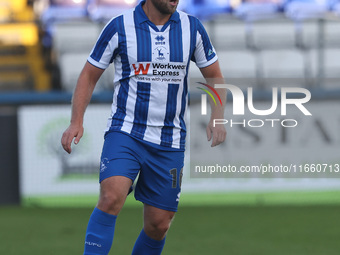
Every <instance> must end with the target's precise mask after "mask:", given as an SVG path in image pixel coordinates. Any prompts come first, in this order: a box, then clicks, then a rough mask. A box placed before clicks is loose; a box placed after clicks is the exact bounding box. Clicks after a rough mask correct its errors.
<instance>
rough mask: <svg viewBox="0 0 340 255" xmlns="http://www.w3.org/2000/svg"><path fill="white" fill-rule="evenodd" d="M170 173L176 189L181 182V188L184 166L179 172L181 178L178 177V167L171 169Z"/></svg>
mask: <svg viewBox="0 0 340 255" xmlns="http://www.w3.org/2000/svg"><path fill="white" fill-rule="evenodd" d="M169 172H170V174H171V175H172V188H173V189H176V188H177V183H179V187H180V188H181V186H182V177H183V168H182V169H181V172H180V174H179V180H178V179H177V169H176V168H173V169H171V170H170V171H169ZM177 180H178V182H177Z"/></svg>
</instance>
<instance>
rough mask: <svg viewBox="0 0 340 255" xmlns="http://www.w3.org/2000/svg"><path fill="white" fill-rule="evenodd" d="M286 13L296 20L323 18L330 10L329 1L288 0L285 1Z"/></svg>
mask: <svg viewBox="0 0 340 255" xmlns="http://www.w3.org/2000/svg"><path fill="white" fill-rule="evenodd" d="M283 9H284V13H285V15H286V16H287V17H288V18H290V19H292V20H294V21H303V20H306V19H318V18H323V17H324V15H325V14H326V13H327V12H328V9H329V6H328V3H327V1H316V0H287V1H286V2H284V3H283Z"/></svg>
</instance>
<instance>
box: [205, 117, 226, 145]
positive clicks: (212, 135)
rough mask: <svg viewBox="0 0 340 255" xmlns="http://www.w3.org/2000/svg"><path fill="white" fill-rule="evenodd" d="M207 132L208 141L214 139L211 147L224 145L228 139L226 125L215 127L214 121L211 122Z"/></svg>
mask: <svg viewBox="0 0 340 255" xmlns="http://www.w3.org/2000/svg"><path fill="white" fill-rule="evenodd" d="M206 131H207V138H208V141H210V140H211V139H212V142H211V147H215V146H217V145H219V144H221V143H223V142H224V141H225V139H226V137H227V131H226V129H225V127H224V125H221V124H217V125H215V127H214V124H213V121H212V120H211V121H209V124H208V126H207V129H206Z"/></svg>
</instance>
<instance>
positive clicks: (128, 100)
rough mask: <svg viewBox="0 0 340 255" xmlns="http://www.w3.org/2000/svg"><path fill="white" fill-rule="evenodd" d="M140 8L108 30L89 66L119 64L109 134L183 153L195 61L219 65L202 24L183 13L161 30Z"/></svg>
mask: <svg viewBox="0 0 340 255" xmlns="http://www.w3.org/2000/svg"><path fill="white" fill-rule="evenodd" d="M142 4H144V2H142V3H140V4H139V5H138V6H137V7H136V8H135V9H133V10H130V11H128V12H126V13H124V14H122V15H121V16H118V17H116V18H113V19H112V20H111V21H110V22H109V23H108V24H107V25H106V26H105V28H104V29H103V31H102V33H101V35H100V37H99V39H98V41H97V43H96V45H95V46H94V48H93V50H92V52H91V54H90V56H89V58H88V62H90V63H91V64H92V65H94V66H96V67H98V68H101V69H106V68H107V67H108V66H109V64H110V63H112V62H113V63H114V66H115V77H114V88H115V90H114V95H113V104H112V113H111V117H110V118H109V123H108V130H109V129H110V130H120V131H123V132H126V133H128V134H130V135H131V136H133V137H136V138H138V139H143V140H144V141H148V142H151V143H154V144H157V145H160V146H162V147H165V148H177V149H184V147H185V136H186V125H185V119H186V118H185V116H186V109H187V104H188V70H189V63H190V61H191V60H192V61H194V62H195V63H196V65H197V66H198V67H199V68H203V67H206V66H209V65H211V64H213V63H214V62H215V61H217V55H216V53H215V50H214V48H213V46H212V45H211V42H210V40H209V37H208V35H207V33H206V31H205V29H204V27H203V25H202V24H201V23H200V22H199V21H198V19H196V18H194V17H192V16H189V15H187V14H185V13H184V12H181V11H176V12H175V13H173V14H172V16H171V18H170V19H169V21H168V22H167V23H166V24H165V25H164V26H163V27H162V28H161V29H158V28H157V26H155V25H154V24H153V23H152V22H151V21H150V20H149V19H148V17H147V16H146V14H145V13H144V11H143V8H142Z"/></svg>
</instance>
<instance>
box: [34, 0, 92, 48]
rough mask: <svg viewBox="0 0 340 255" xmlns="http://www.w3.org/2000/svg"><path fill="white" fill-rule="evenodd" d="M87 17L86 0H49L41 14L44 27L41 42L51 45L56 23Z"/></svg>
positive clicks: (47, 45) (46, 45)
mask: <svg viewBox="0 0 340 255" xmlns="http://www.w3.org/2000/svg"><path fill="white" fill-rule="evenodd" d="M86 17H87V0H49V7H48V8H47V9H46V10H45V11H44V12H43V13H42V14H41V17H40V18H41V22H42V24H43V27H44V31H45V34H44V37H43V40H42V43H43V45H44V46H45V47H48V48H49V47H51V46H52V41H53V34H54V25H55V24H56V23H62V22H71V21H76V20H83V19H85V18H86Z"/></svg>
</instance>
